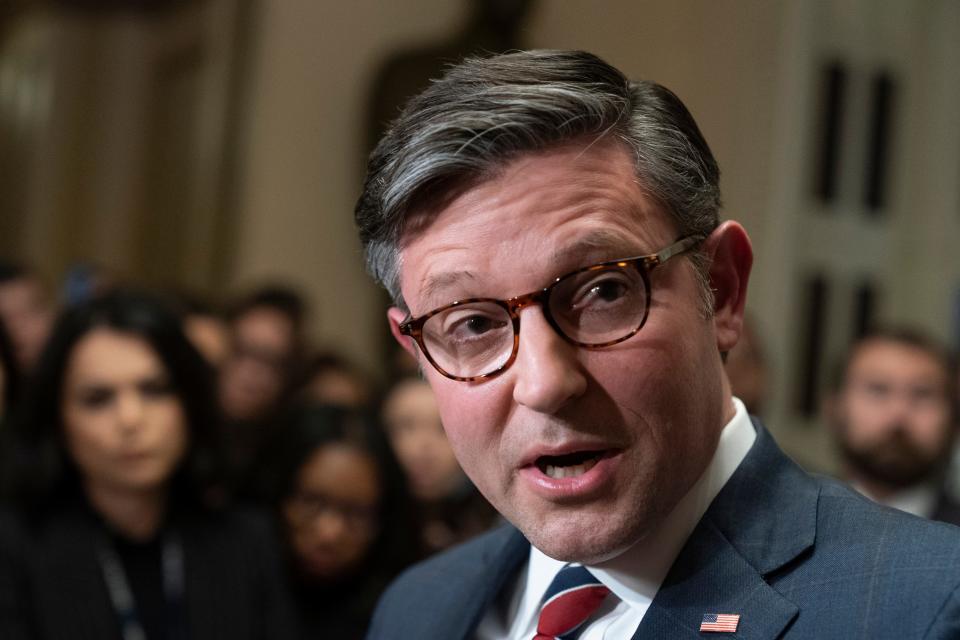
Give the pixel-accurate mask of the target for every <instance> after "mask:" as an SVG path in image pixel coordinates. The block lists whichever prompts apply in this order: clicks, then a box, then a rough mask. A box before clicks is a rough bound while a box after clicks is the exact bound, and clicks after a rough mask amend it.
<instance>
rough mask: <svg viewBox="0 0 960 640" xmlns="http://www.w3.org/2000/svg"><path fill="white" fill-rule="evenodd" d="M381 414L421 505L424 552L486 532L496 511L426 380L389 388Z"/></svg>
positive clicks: (416, 379) (402, 381)
mask: <svg viewBox="0 0 960 640" xmlns="http://www.w3.org/2000/svg"><path fill="white" fill-rule="evenodd" d="M381 414H382V420H383V424H384V426H385V427H386V430H387V434H388V435H389V437H390V443H391V445H392V446H393V450H394V452H395V453H396V455H397V458H398V459H399V460H400V465H401V467H402V468H403V471H404V473H405V474H406V476H407V480H408V482H409V483H410V488H411V490H412V491H413V494H414V497H415V498H416V500H417V503H418V506H419V508H420V513H421V516H422V530H421V541H422V544H423V546H424V548H425V551H426V552H427V553H432V552H436V551H440V550H442V549H445V548H447V547H450V546H452V545H454V544H457V543H459V542H463V541H465V540H467V539H469V538H471V537H473V536H475V535H477V534H478V533H482V532H483V531H485V530H487V529H488V528H489V527H490V526H491V525H492V524H493V523H494V521H495V520H496V518H497V514H496V511H494V509H493V507H492V506H491V505H490V503H489V502H487V500H486V499H485V498H484V497H483V496H482V495H480V492H479V491H477V489H476V487H474V486H473V483H471V482H470V480H469V479H468V478H467V476H466V475H465V474H464V473H463V471H462V470H461V468H460V464H459V463H458V462H457V459H456V457H455V456H454V455H453V449H451V447H450V442H449V441H448V440H447V434H446V432H444V430H443V424H442V423H441V422H440V411H439V410H438V409H437V401H436V399H435V398H434V395H433V390H432V389H431V388H430V385H429V384H428V383H427V381H426V380H424V379H423V378H420V377H408V378H401V379H400V380H399V381H397V382H396V383H395V384H394V385H393V386H392V387H391V388H390V389H389V390H388V392H387V394H386V396H385V398H384V402H383V408H382V411H381Z"/></svg>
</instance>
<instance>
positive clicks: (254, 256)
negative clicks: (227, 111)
mask: <svg viewBox="0 0 960 640" xmlns="http://www.w3.org/2000/svg"><path fill="white" fill-rule="evenodd" d="M461 9H462V8H461V7H460V6H458V3H454V2H449V1H445V0H418V1H417V2H405V3H385V2H373V1H372V0H363V1H355V2H314V1H313V0H302V1H298V2H295V1H292V0H290V1H281V2H273V1H268V2H263V3H262V16H261V20H262V23H261V25H260V34H259V42H258V43H257V52H256V54H255V60H256V63H255V65H254V69H253V80H252V84H251V91H252V105H251V108H250V111H249V118H250V119H249V123H248V126H247V130H246V132H245V135H246V137H247V141H246V145H245V147H244V149H243V154H244V156H245V163H244V164H245V169H244V171H243V174H242V175H241V177H240V184H241V185H242V187H241V189H242V191H241V193H240V197H239V201H240V203H241V210H240V212H239V219H238V223H239V225H240V230H239V233H238V246H237V252H236V256H235V273H234V284H235V285H236V286H239V285H244V284H248V283H256V282H257V281H261V280H264V279H266V278H271V277H283V278H286V279H288V280H290V281H292V282H294V283H296V284H298V285H301V286H302V287H303V289H304V291H305V292H306V293H307V294H308V295H309V296H310V297H311V299H312V300H313V301H314V304H315V307H316V308H315V313H316V315H317V316H318V317H317V330H316V334H317V336H318V337H319V338H320V339H321V340H322V341H323V342H324V343H328V344H333V345H335V346H336V347H337V348H338V349H340V350H342V351H343V352H344V353H346V354H350V355H352V356H354V357H356V358H357V359H358V360H360V362H361V363H362V364H364V365H365V366H367V367H368V368H370V369H373V368H375V367H376V366H377V365H378V363H379V362H380V359H381V355H382V353H381V350H380V343H379V342H378V340H379V338H380V337H381V335H382V331H383V329H382V326H383V323H384V322H385V319H384V318H385V316H384V308H383V304H382V301H381V298H380V296H379V292H378V290H377V288H376V287H375V286H374V285H373V284H372V282H371V281H370V279H369V278H368V277H367V276H366V274H365V272H364V268H363V264H362V259H361V253H360V244H359V242H358V240H357V237H356V232H355V230H354V226H353V205H354V203H355V201H356V198H357V195H358V193H359V184H360V180H361V179H362V173H361V171H362V165H363V158H362V153H361V145H362V144H363V140H364V139H365V138H364V124H365V117H366V112H365V105H366V100H367V96H368V93H369V91H370V82H371V77H372V75H373V73H374V72H375V70H376V68H377V65H378V64H379V62H380V61H381V60H382V58H383V57H384V56H385V55H386V54H387V53H388V52H389V51H391V50H392V49H394V48H397V47H403V46H410V45H413V44H418V43H420V42H421V41H423V40H424V39H434V38H441V37H443V36H444V35H445V34H446V33H447V32H448V31H449V30H450V29H451V28H453V26H454V25H456V24H458V22H459V20H460V19H461Z"/></svg>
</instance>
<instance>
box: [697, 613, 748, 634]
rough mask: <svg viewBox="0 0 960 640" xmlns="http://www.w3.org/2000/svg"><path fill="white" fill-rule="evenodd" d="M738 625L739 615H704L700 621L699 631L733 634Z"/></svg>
mask: <svg viewBox="0 0 960 640" xmlns="http://www.w3.org/2000/svg"><path fill="white" fill-rule="evenodd" d="M738 624H740V614H739V613H705V614H703V620H701V621H700V631H715V632H717V633H734V632H736V630H737V625H738Z"/></svg>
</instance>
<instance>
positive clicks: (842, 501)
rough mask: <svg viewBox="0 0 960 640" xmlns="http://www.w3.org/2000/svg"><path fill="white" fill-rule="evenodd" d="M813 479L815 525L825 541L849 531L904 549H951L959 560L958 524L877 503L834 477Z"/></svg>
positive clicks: (959, 531)
mask: <svg viewBox="0 0 960 640" xmlns="http://www.w3.org/2000/svg"><path fill="white" fill-rule="evenodd" d="M816 479H817V481H818V482H819V483H820V487H821V489H820V501H819V505H818V520H819V526H820V527H822V528H823V529H824V538H827V541H829V539H831V538H838V539H840V540H843V539H845V538H846V537H847V536H848V535H850V536H855V538H854V539H856V540H861V541H867V542H871V541H873V542H876V543H881V542H882V543H883V544H892V543H896V544H897V545H898V547H899V549H900V550H902V551H903V552H905V553H909V552H911V551H916V552H923V553H927V552H929V551H932V550H935V549H937V548H939V549H943V550H950V551H953V552H954V555H955V559H954V560H953V562H954V563H960V527H956V526H954V525H951V524H946V523H943V522H937V521H933V520H928V519H926V518H919V517H917V516H914V515H911V514H909V513H906V512H903V511H900V510H898V509H893V508H891V507H885V506H883V505H880V504H877V503H876V502H873V501H872V500H870V499H869V498H866V497H865V496H863V495H861V494H860V493H858V492H857V491H855V490H854V489H852V488H851V487H849V486H847V485H845V484H843V483H842V482H839V481H837V480H833V479H830V478H823V477H817V478H816ZM820 537H821V536H819V535H818V538H820ZM818 542H820V540H818Z"/></svg>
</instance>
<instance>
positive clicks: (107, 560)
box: [0, 263, 960, 640]
mask: <svg viewBox="0 0 960 640" xmlns="http://www.w3.org/2000/svg"><path fill="white" fill-rule="evenodd" d="M82 284H83V286H79V285H78V281H77V280H76V278H75V279H74V280H73V281H68V282H66V283H65V286H64V288H63V291H62V294H61V295H54V294H53V293H52V291H51V290H50V289H49V288H48V287H46V286H45V284H44V282H43V281H42V279H41V278H40V277H39V276H38V275H37V274H36V273H35V272H34V271H32V270H31V269H29V268H28V267H25V266H23V265H18V264H13V263H5V264H0V416H2V417H3V424H2V428H0V490H2V505H0V637H3V638H11V639H24V640H26V639H33V638H44V639H46V638H66V637H70V638H84V637H89V638H107V637H117V630H118V629H119V630H120V636H119V637H122V638H124V640H127V639H130V638H147V639H155V638H184V637H204V638H231V639H238V638H240V639H242V638H297V637H335V638H359V637H362V635H363V633H364V631H365V629H366V627H367V624H368V622H369V618H370V615H371V613H372V610H373V607H374V604H375V602H376V600H377V598H378V596H379V594H380V593H381V592H382V590H383V589H384V587H385V586H386V584H387V583H388V582H389V581H390V580H391V579H392V578H393V577H395V576H396V575H397V574H398V573H399V572H400V571H402V570H403V569H404V568H405V567H407V566H409V565H410V564H411V563H413V562H414V561H416V560H418V559H420V558H423V557H425V556H426V555H429V554H432V553H436V552H438V551H440V550H443V549H445V548H447V547H450V546H451V545H454V544H457V543H458V542H461V541H463V540H465V539H467V538H469V537H472V536H474V535H476V534H478V533H480V532H482V531H484V530H486V529H488V528H490V527H491V526H494V525H495V524H496V521H497V517H498V516H497V515H496V513H495V512H494V510H493V509H492V507H491V506H490V505H489V504H488V503H487V502H486V500H485V499H484V498H483V497H482V496H481V495H480V494H479V492H478V491H477V490H476V489H475V488H474V487H473V485H472V484H471V483H470V481H469V480H468V479H467V477H466V476H465V475H464V473H463V472H462V470H461V469H460V466H459V465H458V463H457V460H456V458H455V457H454V455H453V451H452V450H451V447H450V444H449V443H448V442H447V439H446V436H445V434H444V431H443V427H442V425H441V422H440V418H439V413H438V410H437V405H436V401H435V399H434V396H433V393H432V391H431V389H430V387H429V385H428V384H427V383H426V382H425V381H424V380H423V379H422V378H421V377H419V375H418V374H417V370H416V364H415V363H414V362H412V361H410V362H408V363H407V366H405V367H404V366H396V365H392V366H391V367H390V368H391V369H395V370H396V371H394V373H393V375H392V376H391V378H390V380H388V381H387V382H386V384H385V385H377V384H374V382H373V381H372V380H371V379H370V378H368V377H367V376H365V375H364V374H363V372H362V371H361V370H360V369H359V368H358V367H357V366H356V365H355V364H353V363H352V362H351V360H350V357H349V354H339V353H334V352H328V351H319V350H316V349H314V348H313V347H312V345H311V344H310V341H309V339H308V337H307V335H306V327H307V326H308V325H309V318H308V306H309V305H308V304H307V303H306V301H305V300H304V299H303V298H302V296H301V295H300V294H299V293H298V292H297V291H296V290H294V289H292V288H289V287H285V286H266V287H262V288H259V289H257V290H254V291H250V292H247V293H246V294H245V295H243V296H240V297H238V298H236V299H235V300H232V301H231V302H230V303H229V304H227V305H226V306H224V307H222V308H221V307H217V306H215V305H213V304H211V303H210V302H208V301H205V300H202V299H200V298H196V297H190V296H184V295H170V294H163V293H158V292H149V291H145V290H138V289H131V288H127V287H124V286H120V285H118V284H117V283H115V282H112V281H111V280H110V279H107V278H102V279H99V280H96V281H91V280H90V279H89V278H88V279H86V280H84V282H83V283H82ZM727 367H728V372H729V374H730V378H731V384H732V386H733V389H734V393H735V394H736V395H738V396H739V397H741V398H742V399H743V400H744V402H745V403H746V405H747V407H748V409H749V410H750V412H751V413H754V414H761V413H762V412H763V409H764V404H763V403H764V399H765V397H766V395H767V392H768V389H769V388H770V386H771V384H772V382H773V380H772V377H771V374H770V371H769V369H770V366H769V363H768V359H767V358H766V355H765V353H764V351H763V349H762V345H761V341H760V340H759V337H758V335H757V332H756V328H755V327H749V328H748V330H747V331H746V333H745V337H744V340H743V341H742V342H741V344H740V345H738V346H737V348H736V349H735V350H734V351H733V352H731V353H730V354H729V357H728V360H727ZM958 403H960V384H958V381H957V367H956V361H955V358H954V355H953V354H951V353H950V352H949V351H948V350H947V349H946V348H944V347H943V346H941V345H939V344H937V343H936V342H935V341H934V340H932V339H931V338H929V337H928V336H925V335H923V334H921V333H917V332H913V331H909V330H904V329H897V330H885V331H878V332H874V333H871V334H870V335H868V336H866V337H864V338H863V339H862V340H860V341H858V342H857V343H856V344H854V345H853V347H852V348H851V350H850V352H849V354H848V355H847V356H846V358H845V359H844V360H843V362H842V363H840V366H838V369H837V374H836V376H835V380H834V381H833V385H832V390H831V393H830V396H829V398H828V400H827V402H826V403H825V406H824V416H823V417H824V422H825V423H826V424H827V425H828V427H829V429H830V432H831V433H832V434H833V436H834V438H835V441H836V443H837V449H838V452H839V453H840V457H841V459H842V460H843V464H844V473H845V474H846V479H847V480H848V481H849V482H851V483H852V484H853V485H854V486H855V487H856V488H858V489H859V490H860V491H861V492H862V493H863V494H864V495H865V496H868V497H870V498H871V499H873V500H877V501H880V502H883V503H885V504H888V505H891V506H894V507H897V508H900V509H903V510H907V511H911V512H913V513H914V514H916V515H919V516H922V517H933V518H937V519H941V520H946V521H949V522H953V523H960V506H958V505H957V503H956V502H955V501H954V498H953V497H952V495H951V494H950V492H949V490H948V489H947V487H946V483H945V480H946V477H947V471H948V467H949V464H950V461H951V458H952V452H953V448H954V441H955V436H956V431H957V427H958V422H960V419H958V417H960V409H958ZM253 603H255V606H251V605H252V604H253ZM78 629H79V630H80V631H78Z"/></svg>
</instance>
